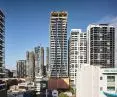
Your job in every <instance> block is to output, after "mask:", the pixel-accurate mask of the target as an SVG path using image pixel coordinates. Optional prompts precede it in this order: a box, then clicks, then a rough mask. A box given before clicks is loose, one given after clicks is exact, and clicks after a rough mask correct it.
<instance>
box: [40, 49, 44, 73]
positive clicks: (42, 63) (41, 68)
mask: <svg viewBox="0 0 117 97" xmlns="http://www.w3.org/2000/svg"><path fill="white" fill-rule="evenodd" d="M40 73H41V75H44V48H43V47H41V50H40Z"/></svg>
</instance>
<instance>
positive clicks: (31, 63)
mask: <svg viewBox="0 0 117 97" xmlns="http://www.w3.org/2000/svg"><path fill="white" fill-rule="evenodd" d="M26 54H27V56H26V57H27V58H26V67H27V76H28V77H30V78H34V77H35V55H34V52H33V51H32V52H27V53H26Z"/></svg>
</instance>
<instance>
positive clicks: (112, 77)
mask: <svg viewBox="0 0 117 97" xmlns="http://www.w3.org/2000/svg"><path fill="white" fill-rule="evenodd" d="M107 82H115V76H107Z"/></svg>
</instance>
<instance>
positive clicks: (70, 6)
mask: <svg viewBox="0 0 117 97" xmlns="http://www.w3.org/2000/svg"><path fill="white" fill-rule="evenodd" d="M0 1H1V4H0V7H1V9H2V10H3V12H4V14H5V17H6V20H5V21H6V23H5V26H6V31H5V35H6V42H5V43H6V47H5V49H6V52H5V53H6V54H5V56H6V57H5V58H6V62H5V63H6V64H5V65H7V67H8V68H10V69H12V68H13V67H15V66H16V60H19V59H25V52H26V51H27V50H30V49H33V48H34V47H35V46H38V45H39V44H40V43H41V45H42V46H44V47H48V46H49V17H50V12H51V11H54V10H55V11H61V10H64V11H67V12H68V30H67V32H68V37H69V35H70V30H71V29H83V32H84V31H86V28H87V26H88V25H89V24H91V23H100V22H101V23H108V22H111V23H116V22H117V13H116V2H117V1H114V0H111V1H107V0H98V1H95V2H94V1H92V0H89V1H86V0H82V1H76V0H69V1H66V0H59V1H55V0H48V1H45V0H44V1H41V0H40V1H35V2H34V1H33V0H25V1H23V0H20V1H15V0H12V1H8V0H5V1H4V0H0ZM46 5H47V6H46ZM44 6H45V7H44ZM116 24H117V23H116ZM26 35H27V36H26Z"/></svg>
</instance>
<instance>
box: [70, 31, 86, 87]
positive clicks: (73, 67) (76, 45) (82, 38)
mask: <svg viewBox="0 0 117 97" xmlns="http://www.w3.org/2000/svg"><path fill="white" fill-rule="evenodd" d="M68 53H69V76H70V84H71V86H72V87H73V88H75V86H76V76H77V70H78V68H81V66H82V65H84V64H87V33H86V32H81V29H72V30H71V35H70V39H69V52H68Z"/></svg>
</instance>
